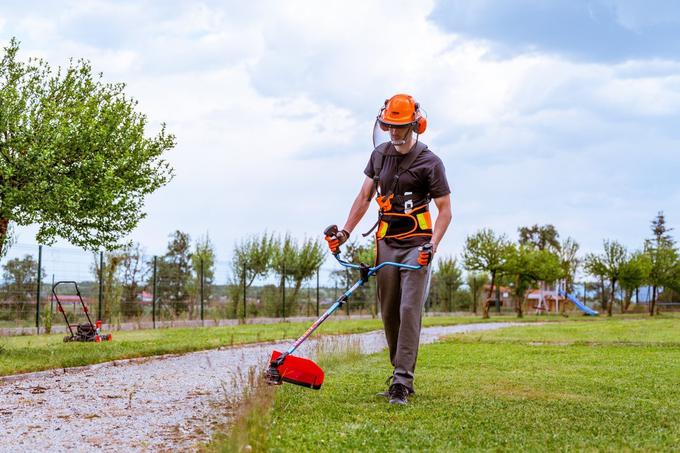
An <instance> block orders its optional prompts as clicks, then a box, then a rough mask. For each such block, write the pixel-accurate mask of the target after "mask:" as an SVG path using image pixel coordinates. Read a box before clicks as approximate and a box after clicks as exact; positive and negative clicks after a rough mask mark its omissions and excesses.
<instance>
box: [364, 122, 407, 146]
mask: <svg viewBox="0 0 680 453" xmlns="http://www.w3.org/2000/svg"><path fill="white" fill-rule="evenodd" d="M409 134H413V125H412V124H410V123H409V124H389V123H385V122H382V121H380V119H379V118H376V120H375V123H374V124H373V147H374V148H375V147H377V146H378V145H381V144H383V143H387V142H389V143H392V144H393V145H403V144H404V143H405V142H406V140H408V137H409Z"/></svg>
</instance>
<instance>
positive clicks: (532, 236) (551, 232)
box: [518, 225, 561, 252]
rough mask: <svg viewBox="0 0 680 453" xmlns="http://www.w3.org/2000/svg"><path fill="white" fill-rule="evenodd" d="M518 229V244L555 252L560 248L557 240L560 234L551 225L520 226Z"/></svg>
mask: <svg viewBox="0 0 680 453" xmlns="http://www.w3.org/2000/svg"><path fill="white" fill-rule="evenodd" d="M518 231H519V243H520V245H525V246H529V247H534V248H537V249H538V250H552V251H555V252H558V251H559V250H560V248H561V245H560V241H559V237H560V234H559V233H558V232H557V229H556V228H555V227H554V226H553V225H541V226H539V225H533V226H530V227H520V228H518Z"/></svg>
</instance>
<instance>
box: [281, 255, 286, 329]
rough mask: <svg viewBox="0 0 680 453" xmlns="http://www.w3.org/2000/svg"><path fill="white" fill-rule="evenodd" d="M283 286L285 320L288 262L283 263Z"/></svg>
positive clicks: (284, 315)
mask: <svg viewBox="0 0 680 453" xmlns="http://www.w3.org/2000/svg"><path fill="white" fill-rule="evenodd" d="M281 286H282V287H283V288H282V290H283V297H282V307H281V312H282V314H283V320H284V321H285V320H286V264H285V263H284V264H283V278H282V279H281Z"/></svg>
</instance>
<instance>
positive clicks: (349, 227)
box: [342, 176, 373, 233]
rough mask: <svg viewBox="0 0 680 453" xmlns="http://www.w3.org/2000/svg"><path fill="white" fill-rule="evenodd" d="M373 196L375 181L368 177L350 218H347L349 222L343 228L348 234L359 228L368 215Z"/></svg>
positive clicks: (351, 210)
mask: <svg viewBox="0 0 680 453" xmlns="http://www.w3.org/2000/svg"><path fill="white" fill-rule="evenodd" d="M372 196H373V179H371V178H369V177H368V176H366V179H365V180H364V183H363V184H362V185H361V189H360V190H359V194H358V195H357V197H356V199H355V200H354V203H352V208H351V209H350V210H349V216H347V222H345V226H344V227H343V228H342V229H343V230H346V231H347V232H348V233H351V232H352V231H353V230H354V228H355V227H356V226H357V223H359V221H360V220H361V218H362V217H363V216H364V214H366V211H367V210H368V206H369V205H370V204H371V197H372Z"/></svg>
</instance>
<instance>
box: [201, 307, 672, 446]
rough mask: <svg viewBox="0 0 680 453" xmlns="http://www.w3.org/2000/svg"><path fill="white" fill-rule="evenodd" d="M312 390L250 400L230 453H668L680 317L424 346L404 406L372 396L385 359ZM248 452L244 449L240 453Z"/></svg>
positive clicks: (337, 364) (226, 441) (356, 359)
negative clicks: (521, 452) (477, 452)
mask: <svg viewBox="0 0 680 453" xmlns="http://www.w3.org/2000/svg"><path fill="white" fill-rule="evenodd" d="M323 367H324V369H325V371H326V381H325V383H324V387H323V388H322V390H320V391H318V392H315V391H310V390H307V389H304V388H300V387H296V386H292V385H285V386H282V387H280V388H276V390H274V391H272V390H271V389H267V388H263V389H261V390H260V396H259V397H258V396H257V394H255V395H253V396H252V397H251V399H250V401H249V403H248V404H247V405H246V406H245V410H244V411H243V413H242V415H241V420H240V421H238V422H237V424H236V425H235V426H234V427H233V428H232V432H231V434H227V435H225V436H223V437H222V438H221V439H220V440H218V441H215V442H214V443H213V444H212V445H211V446H210V448H211V449H214V450H223V451H230V450H231V451H234V450H240V449H242V448H244V445H250V446H251V448H253V451H404V450H406V451H469V450H486V451H489V450H492V451H519V450H526V451H546V450H548V451H555V450H576V451H583V450H586V451H672V450H677V448H678V445H680V319H678V318H663V319H613V320H608V319H603V318H600V319H598V320H596V321H590V322H568V323H555V324H547V325H541V326H530V325H529V326H527V327H512V328H507V329H502V330H498V331H494V332H486V333H483V334H482V333H480V334H467V335H459V336H455V337H453V338H449V339H448V340H447V341H444V342H441V343H438V344H434V345H427V346H424V347H422V349H421V352H420V356H419V363H418V369H417V379H416V392H417V394H416V395H415V396H413V397H412V398H411V401H410V404H409V405H407V406H405V407H400V406H396V407H395V406H390V405H389V404H387V402H386V401H385V400H384V399H383V398H380V397H376V396H374V394H375V393H376V392H378V391H381V390H382V389H383V388H384V387H383V386H382V383H383V381H384V380H385V378H386V377H387V376H388V375H389V373H390V369H389V367H388V360H387V355H386V353H379V354H374V355H370V356H360V355H358V354H355V353H352V352H351V351H350V352H348V353H346V354H345V355H344V356H337V357H335V358H333V359H331V360H327V361H325V363H323ZM246 449H247V447H246Z"/></svg>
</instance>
